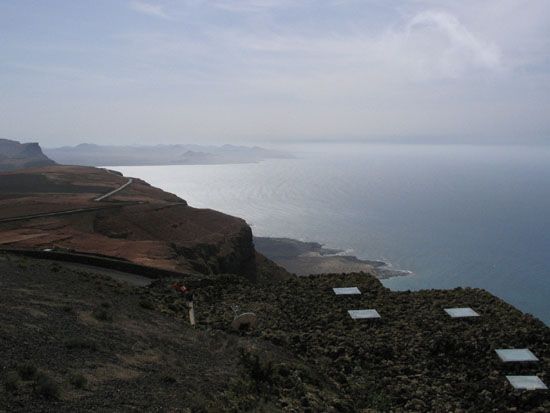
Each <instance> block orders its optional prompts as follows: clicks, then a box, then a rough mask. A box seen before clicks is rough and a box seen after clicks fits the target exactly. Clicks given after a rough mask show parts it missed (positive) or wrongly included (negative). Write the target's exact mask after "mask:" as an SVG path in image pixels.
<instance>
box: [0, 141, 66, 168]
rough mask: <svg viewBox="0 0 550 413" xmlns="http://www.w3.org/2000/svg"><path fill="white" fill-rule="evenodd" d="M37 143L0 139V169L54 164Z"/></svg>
mask: <svg viewBox="0 0 550 413" xmlns="http://www.w3.org/2000/svg"><path fill="white" fill-rule="evenodd" d="M54 164H55V162H54V161H52V160H51V159H50V158H48V157H47V156H46V155H44V153H42V149H41V148H40V145H39V144H38V143H35V142H33V143H20V142H17V141H12V140H8V139H0V171H13V170H17V169H23V168H32V167H39V166H47V165H54Z"/></svg>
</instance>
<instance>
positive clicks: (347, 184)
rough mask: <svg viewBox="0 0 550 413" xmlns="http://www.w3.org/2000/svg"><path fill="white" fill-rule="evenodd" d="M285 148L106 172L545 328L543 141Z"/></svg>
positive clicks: (407, 284)
mask: <svg viewBox="0 0 550 413" xmlns="http://www.w3.org/2000/svg"><path fill="white" fill-rule="evenodd" d="M291 149H292V150H293V151H294V153H295V155H296V158H295V159H273V160H267V161H263V162H260V163H257V164H234V165H185V166H181V165H174V166H135V167H113V168H114V169H117V170H119V171H121V172H123V173H124V174H125V175H127V176H134V177H139V178H142V179H144V180H146V181H148V182H149V183H151V184H152V185H155V186H158V187H160V188H162V189H164V190H166V191H169V192H173V193H175V194H177V195H179V196H180V197H182V198H183V199H185V200H187V202H188V203H189V204H190V205H191V206H194V207H199V208H212V209H216V210H219V211H223V212H225V213H228V214H231V215H235V216H239V217H242V218H244V219H246V221H247V222H248V223H249V224H250V225H251V227H252V230H253V232H254V234H255V235H258V236H271V237H288V238H295V239H299V240H303V241H317V242H320V243H322V244H324V245H325V246H327V247H329V248H338V249H344V250H346V251H347V252H349V253H350V254H351V255H356V256H357V257H359V258H362V259H372V260H382V261H385V262H387V263H389V264H390V265H391V266H393V267H394V268H396V269H402V270H409V271H412V274H411V275H409V276H406V277H397V278H392V279H388V280H384V284H385V285H386V286H387V287H389V288H391V289H395V290H407V289H410V290H417V289H424V288H453V287H458V286H462V287H466V286H469V287H480V288H485V289H487V290H489V291H490V292H492V293H493V294H495V295H497V296H499V297H501V298H503V299H504V300H506V301H507V302H509V303H511V304H513V305H514V306H516V307H518V308H519V309H521V310H523V311H526V312H529V313H532V314H534V315H535V316H537V317H538V318H540V319H541V320H543V321H544V322H545V323H546V324H550V146H467V145H401V144H392V145H382V144H363V145H359V144H358V145H329V144H325V145H313V144H312V145H304V146H299V147H298V146H296V147H292V148H291Z"/></svg>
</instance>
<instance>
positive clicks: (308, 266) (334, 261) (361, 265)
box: [254, 237, 412, 279]
mask: <svg viewBox="0 0 550 413" xmlns="http://www.w3.org/2000/svg"><path fill="white" fill-rule="evenodd" d="M254 246H255V248H256V250H257V251H258V252H260V253H262V254H263V255H265V256H266V257H267V258H269V259H270V260H272V261H274V262H275V263H277V264H278V265H280V266H281V267H283V268H284V269H285V270H287V271H289V272H291V273H293V274H296V275H300V276H304V275H312V274H329V273H353V272H366V273H369V274H372V275H375V276H376V277H377V278H379V279H386V278H391V277H402V276H407V275H411V274H412V273H411V272H410V271H405V270H396V269H393V268H391V266H390V265H389V264H388V263H386V262H384V261H374V260H362V259H359V258H357V257H356V256H353V255H349V254H347V253H346V251H343V250H339V249H333V248H325V247H324V246H323V245H322V244H319V243H317V242H304V241H299V240H295V239H292V238H271V237H254Z"/></svg>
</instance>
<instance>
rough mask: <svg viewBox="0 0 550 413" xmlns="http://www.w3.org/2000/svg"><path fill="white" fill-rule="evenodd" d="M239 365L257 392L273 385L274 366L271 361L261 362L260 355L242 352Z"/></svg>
mask: <svg viewBox="0 0 550 413" xmlns="http://www.w3.org/2000/svg"><path fill="white" fill-rule="evenodd" d="M239 364H240V365H241V366H243V367H244V369H245V370H246V371H247V373H248V374H249V376H250V379H251V380H252V382H253V383H254V385H255V387H256V390H258V391H259V390H260V388H261V387H263V386H264V385H267V386H268V387H271V385H272V384H273V364H272V362H271V361H264V360H260V356H259V355H258V354H254V353H250V352H247V351H245V350H243V349H241V350H240V355H239Z"/></svg>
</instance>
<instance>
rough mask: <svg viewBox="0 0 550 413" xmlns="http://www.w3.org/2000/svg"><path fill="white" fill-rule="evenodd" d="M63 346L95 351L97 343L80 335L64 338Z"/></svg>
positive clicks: (71, 348) (70, 348)
mask: <svg viewBox="0 0 550 413" xmlns="http://www.w3.org/2000/svg"><path fill="white" fill-rule="evenodd" d="M65 347H67V348H68V349H69V350H73V349H81V350H90V351H97V350H98V345H97V343H96V342H95V341H93V340H90V339H85V338H82V337H74V338H69V339H67V340H65Z"/></svg>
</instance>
